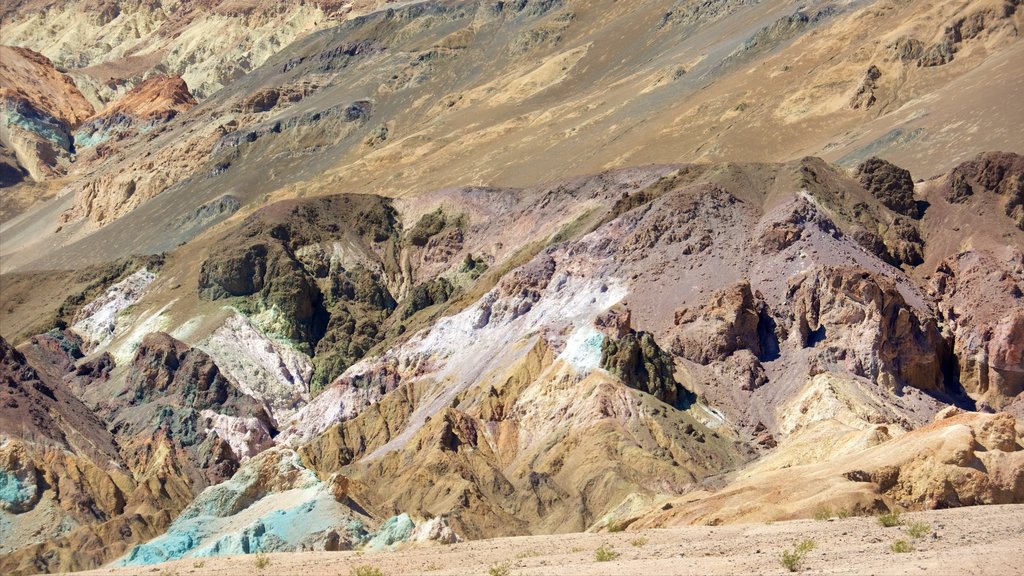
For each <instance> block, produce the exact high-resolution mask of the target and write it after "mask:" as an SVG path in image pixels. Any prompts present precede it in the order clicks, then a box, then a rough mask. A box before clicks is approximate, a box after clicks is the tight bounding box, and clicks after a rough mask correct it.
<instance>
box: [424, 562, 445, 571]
mask: <svg viewBox="0 0 1024 576" xmlns="http://www.w3.org/2000/svg"><path fill="white" fill-rule="evenodd" d="M441 568H442V566H441V565H440V564H438V563H437V562H431V563H430V564H427V567H426V568H424V570H426V571H427V572H437V571H438V570H440V569H441Z"/></svg>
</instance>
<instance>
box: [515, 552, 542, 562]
mask: <svg viewBox="0 0 1024 576" xmlns="http://www.w3.org/2000/svg"><path fill="white" fill-rule="evenodd" d="M540 555H541V553H540V552H538V551H536V550H526V551H524V552H520V553H518V554H516V560H522V559H523V558H533V557H535V556H540Z"/></svg>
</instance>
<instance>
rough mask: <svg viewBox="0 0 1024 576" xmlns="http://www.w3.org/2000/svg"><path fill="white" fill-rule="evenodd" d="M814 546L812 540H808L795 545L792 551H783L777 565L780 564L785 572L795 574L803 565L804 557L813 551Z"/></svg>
mask: <svg viewBox="0 0 1024 576" xmlns="http://www.w3.org/2000/svg"><path fill="white" fill-rule="evenodd" d="M815 546H816V544H815V543H814V540H811V539H809V538H808V539H805V540H803V541H801V542H799V543H797V545H796V546H794V547H793V549H792V550H783V551H782V556H781V557H780V558H779V563H780V564H782V567H783V568H785V569H786V570H789V571H790V572H796V571H797V570H799V569H800V566H801V565H802V564H803V561H804V556H807V553H808V552H810V551H811V550H814V547H815Z"/></svg>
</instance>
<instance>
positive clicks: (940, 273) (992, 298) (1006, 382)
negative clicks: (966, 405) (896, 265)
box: [930, 251, 1024, 409]
mask: <svg viewBox="0 0 1024 576" xmlns="http://www.w3.org/2000/svg"><path fill="white" fill-rule="evenodd" d="M930 289H931V291H932V293H933V294H935V296H936V297H937V299H938V302H939V305H938V308H939V312H940V314H941V317H942V318H943V320H944V321H945V322H946V323H947V324H948V325H949V328H950V330H952V332H953V337H954V338H953V351H954V353H955V355H956V358H957V364H958V368H959V370H958V376H959V380H960V383H961V384H962V385H963V387H964V389H965V390H966V391H967V392H968V394H970V395H971V396H972V397H973V398H974V399H975V400H977V401H979V403H980V404H981V405H982V406H985V407H990V408H991V407H994V408H997V409H998V408H1002V407H1003V406H1005V405H1007V404H1009V403H1011V402H1013V401H1014V400H1015V399H1016V398H1017V397H1018V396H1020V394H1021V393H1022V392H1024V346H1022V345H1021V343H1022V342H1024V340H1022V330H1024V258H1022V257H1021V255H1020V252H1019V251H1018V252H1017V253H1016V255H1015V256H1011V257H1010V258H1009V259H1008V260H1007V261H1004V262H1000V261H998V260H996V259H995V258H994V257H993V256H991V255H987V254H984V253H978V252H974V251H969V252H964V253H961V254H958V255H957V256H954V257H951V258H949V259H947V260H945V261H943V262H942V263H941V264H940V265H939V267H938V268H937V270H936V272H935V274H933V275H932V277H931V286H930Z"/></svg>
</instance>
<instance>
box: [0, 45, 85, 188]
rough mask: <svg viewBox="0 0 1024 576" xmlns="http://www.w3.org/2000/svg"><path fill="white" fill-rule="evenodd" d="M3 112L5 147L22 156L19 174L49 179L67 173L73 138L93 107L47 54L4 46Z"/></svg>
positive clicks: (0, 57)
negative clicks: (25, 173)
mask: <svg viewBox="0 0 1024 576" xmlns="http://www.w3.org/2000/svg"><path fill="white" fill-rule="evenodd" d="M0 111H2V113H3V116H2V121H0V144H2V145H3V147H4V148H6V149H7V150H10V151H11V152H13V153H14V155H15V156H16V158H17V163H18V165H19V166H20V170H17V169H16V171H21V170H24V171H25V172H27V173H28V174H29V175H30V176H31V177H32V179H34V180H43V179H46V178H49V177H52V176H55V175H61V174H64V173H65V172H66V171H67V169H68V166H69V165H70V163H71V160H72V155H73V154H74V152H75V145H74V140H73V136H72V133H73V131H74V130H75V129H76V128H77V127H78V126H79V125H80V124H81V123H82V122H83V121H84V120H85V119H86V118H87V117H89V116H91V115H92V113H93V107H92V105H91V104H89V102H88V101H87V100H86V99H85V97H83V96H82V94H81V93H80V92H79V91H78V88H77V86H75V82H74V81H73V80H72V79H71V78H69V77H68V76H67V75H65V74H62V73H61V72H58V71H57V69H56V68H54V65H53V63H52V62H50V60H49V59H48V58H46V57H45V56H43V55H42V54H39V53H38V52H35V51H32V50H29V49H27V48H15V47H10V46H0ZM7 172H8V173H10V172H11V171H10V170H8V171H7ZM8 178H10V176H8Z"/></svg>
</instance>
